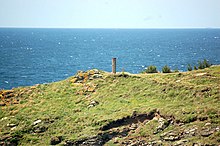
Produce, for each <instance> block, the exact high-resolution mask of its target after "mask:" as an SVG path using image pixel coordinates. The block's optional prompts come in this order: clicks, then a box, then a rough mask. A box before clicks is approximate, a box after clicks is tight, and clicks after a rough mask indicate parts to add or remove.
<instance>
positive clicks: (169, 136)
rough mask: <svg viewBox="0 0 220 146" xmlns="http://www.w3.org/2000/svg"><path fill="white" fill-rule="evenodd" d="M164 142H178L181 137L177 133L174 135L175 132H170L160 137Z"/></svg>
mask: <svg viewBox="0 0 220 146" xmlns="http://www.w3.org/2000/svg"><path fill="white" fill-rule="evenodd" d="M160 137H161V139H162V140H165V141H176V140H180V136H179V135H178V134H176V133H174V132H173V131H169V132H166V133H163V134H161V135H160Z"/></svg>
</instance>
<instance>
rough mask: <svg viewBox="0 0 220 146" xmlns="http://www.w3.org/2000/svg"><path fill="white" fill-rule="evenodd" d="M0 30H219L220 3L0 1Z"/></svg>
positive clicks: (169, 0) (206, 0) (211, 0)
mask: <svg viewBox="0 0 220 146" xmlns="http://www.w3.org/2000/svg"><path fill="white" fill-rule="evenodd" d="M0 27H31V28H35V27H36V28H220V0H0Z"/></svg>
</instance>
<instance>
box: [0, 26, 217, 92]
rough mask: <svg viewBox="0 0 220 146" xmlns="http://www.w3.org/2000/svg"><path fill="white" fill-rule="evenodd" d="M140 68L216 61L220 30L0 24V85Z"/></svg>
mask: <svg viewBox="0 0 220 146" xmlns="http://www.w3.org/2000/svg"><path fill="white" fill-rule="evenodd" d="M112 58H117V71H118V72H121V71H122V70H124V71H126V72H130V73H139V72H141V71H143V70H144V69H145V68H146V67H147V66H149V65H155V66H156V67H157V69H158V70H161V69H162V67H163V66H164V65H168V66H170V68H171V69H173V70H175V69H178V70H180V71H186V70H187V64H191V65H192V66H194V65H197V63H198V61H199V60H203V59H207V60H208V61H209V62H210V63H211V64H220V29H46V28H0V89H11V88H15V87H18V86H30V85H35V84H42V83H50V82H56V81H59V80H63V79H66V78H68V77H70V76H73V75H74V74H76V72H77V71H78V70H83V71H86V70H90V69H94V68H97V69H100V70H104V71H108V72H111V61H112Z"/></svg>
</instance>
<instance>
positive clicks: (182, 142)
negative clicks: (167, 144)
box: [174, 139, 189, 146]
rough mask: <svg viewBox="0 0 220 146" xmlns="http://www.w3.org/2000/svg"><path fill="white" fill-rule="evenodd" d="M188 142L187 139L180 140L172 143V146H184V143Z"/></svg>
mask: <svg viewBox="0 0 220 146" xmlns="http://www.w3.org/2000/svg"><path fill="white" fill-rule="evenodd" d="M187 142H189V140H187V139H182V140H179V141H177V142H175V143H174V146H182V145H185V143H187Z"/></svg>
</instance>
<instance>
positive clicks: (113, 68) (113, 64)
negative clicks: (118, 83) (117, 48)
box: [112, 58, 116, 74]
mask: <svg viewBox="0 0 220 146" xmlns="http://www.w3.org/2000/svg"><path fill="white" fill-rule="evenodd" d="M112 73H113V74H116V58H112Z"/></svg>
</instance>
